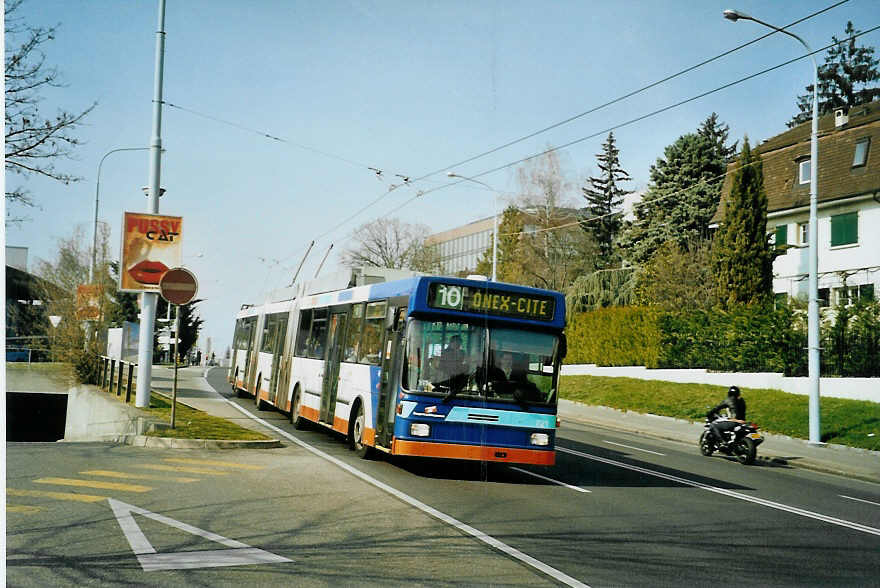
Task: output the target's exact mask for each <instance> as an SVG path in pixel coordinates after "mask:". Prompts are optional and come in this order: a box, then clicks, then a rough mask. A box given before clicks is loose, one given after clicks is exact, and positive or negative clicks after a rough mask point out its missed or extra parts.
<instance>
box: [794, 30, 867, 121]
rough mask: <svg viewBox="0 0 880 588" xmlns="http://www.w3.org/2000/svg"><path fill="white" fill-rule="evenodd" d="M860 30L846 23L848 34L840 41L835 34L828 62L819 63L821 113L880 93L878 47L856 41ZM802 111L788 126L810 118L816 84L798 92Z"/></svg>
mask: <svg viewBox="0 0 880 588" xmlns="http://www.w3.org/2000/svg"><path fill="white" fill-rule="evenodd" d="M859 32H860V31H857V30H856V29H854V28H853V24H852V22H847V23H846V30H845V34H846V37H845V38H844V39H843V40H842V41H840V40H838V38H837V37H835V36H832V37H831V41H832V42H833V43H834V44H835V45H834V46H833V47H831V48H830V49H828V53H826V55H825V63H824V64H823V65H820V66H819V72H818V76H819V92H818V96H817V98H818V101H819V105H818V106H819V114H820V115H822V114H828V113H830V112H833V111H834V109H836V108H841V107H843V108H847V109H848V108H852V107H853V106H858V105H859V104H867V103H868V102H871V101H873V100H875V99H877V98H878V97H880V84H878V82H880V71H878V69H877V65H878V63H880V61H878V59H877V58H875V57H874V47H864V46H861V47H860V46H858V45H856V40H855V38H854V37H855V35H858V34H859ZM798 108H799V109H800V112H799V113H798V114H797V115H795V116H794V117H792V119H791V121H789V123H788V126H789V127H793V126H796V125H799V124H801V123H803V122H807V121H809V120H810V119H811V118H812V116H813V84H810V85H809V86H807V93H806V94H804V95H802V96H798Z"/></svg>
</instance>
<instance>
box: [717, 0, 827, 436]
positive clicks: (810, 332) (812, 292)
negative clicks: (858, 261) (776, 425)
mask: <svg viewBox="0 0 880 588" xmlns="http://www.w3.org/2000/svg"><path fill="white" fill-rule="evenodd" d="M724 18H726V19H728V20H731V21H734V22H736V21H737V20H739V19H743V20H751V21H754V22H756V23H758V24H762V25H764V26H765V27H769V28H771V29H773V30H775V31H779V32H780V33H785V34H786V35H788V36H789V37H794V38H795V39H797V40H798V41H799V42H800V44H801V45H803V46H804V48H806V50H807V54H808V55H809V56H810V60H811V61H812V62H813V127H812V132H811V134H810V224H809V234H808V240H809V243H808V246H809V304H808V306H807V349H808V352H807V353H808V356H807V359H808V362H809V367H808V372H809V376H810V444H812V445H821V444H822V437H821V434H820V427H819V369H820V366H819V279H818V275H819V243H818V241H819V226H818V225H819V223H818V220H817V218H816V217H817V212H816V208H817V200H818V196H817V191H818V189H819V187H818V185H817V184H818V176H819V99H818V91H819V66H818V65H816V58H815V57H813V50H812V49H810V46H809V45H807V43H806V41H804V40H803V39H801V38H800V37H799V36H797V35H795V34H794V33H792V32H790V31H786V30H785V29H780V28H779V27H777V26H774V25H772V24H769V23H766V22H764V21H762V20H758V19H757V18H755V17H753V16H749V15H748V14H746V13H744V12H740V11H738V10H725V11H724Z"/></svg>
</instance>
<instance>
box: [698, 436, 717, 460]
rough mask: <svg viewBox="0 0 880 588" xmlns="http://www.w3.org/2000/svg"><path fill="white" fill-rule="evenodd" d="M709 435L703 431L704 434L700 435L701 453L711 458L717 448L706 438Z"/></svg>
mask: <svg viewBox="0 0 880 588" xmlns="http://www.w3.org/2000/svg"><path fill="white" fill-rule="evenodd" d="M706 436H707V433H706V431H703V434H702V435H700V453H702V454H703V455H705V456H706V457H709V456H710V455H712V454H713V453H714V452H715V446H714V445H712V443H711V442H710V441H709V440H708V439H707V438H706Z"/></svg>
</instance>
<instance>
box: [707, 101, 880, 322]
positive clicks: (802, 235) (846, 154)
mask: <svg viewBox="0 0 880 588" xmlns="http://www.w3.org/2000/svg"><path fill="white" fill-rule="evenodd" d="M810 129H811V124H810V122H807V123H804V124H802V125H799V126H797V127H794V128H792V129H790V130H788V131H786V132H785V133H782V134H780V135H777V136H775V137H773V138H771V139H768V140H767V141H764V142H763V143H762V144H761V145H760V146H759V147H757V148H756V149H755V150H756V151H757V152H758V153H760V155H761V160H762V162H763V170H764V189H765V191H766V193H767V229H768V231H770V232H771V235H770V240H771V242H773V243H774V244H775V247H776V249H777V252H778V254H779V255H778V256H777V257H776V259H775V261H774V262H773V291H774V293H776V295H777V296H782V295H788V296H791V297H801V298H804V299H806V297H807V286H808V272H809V269H808V261H809V260H808V258H809V252H808V234H809V231H808V226H809V216H810ZM738 165H739V164H738V162H734V163H731V164H730V165H729V166H728V173H727V177H726V178H725V181H724V185H723V186H722V189H721V203H720V205H719V207H718V211H717V212H716V213H715V216H714V217H713V219H712V223H713V224H714V225H715V226H717V225H718V224H719V223H721V222H723V220H724V203H725V200H726V195H727V194H729V193H730V189H731V184H732V180H733V173H732V172H733V171H735V170H736V168H737V167H738ZM818 168H819V169H818V172H819V174H818V176H819V177H818V183H819V185H818V191H817V203H818V206H817V208H818V215H817V219H818V232H819V237H818V246H819V249H818V256H819V269H818V278H819V301H820V305H822V306H828V305H836V304H839V303H848V302H851V301H852V300H855V299H856V298H858V297H875V296H877V295H880V101H877V102H871V103H869V104H864V105H860V106H857V107H854V108H852V109H851V110H850V111H849V112H846V111H844V110H838V111H836V112H834V113H833V114H828V115H825V116H822V117H821V118H820V119H819V165H818Z"/></svg>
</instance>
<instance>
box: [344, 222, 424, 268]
mask: <svg viewBox="0 0 880 588" xmlns="http://www.w3.org/2000/svg"><path fill="white" fill-rule="evenodd" d="M430 233H431V229H430V228H428V227H427V226H426V225H421V224H410V223H405V222H402V221H401V220H400V219H397V218H392V219H385V218H379V219H376V220H374V221H370V222H368V223H364V224H362V225H361V226H359V227H358V228H357V229H355V230H354V231H353V232H352V233H351V235H350V239H351V241H352V245H351V246H350V247H348V248H347V249H345V250H344V251H343V252H342V253H341V254H340V259H341V261H342V263H343V264H344V265H347V266H349V267H357V266H372V267H389V268H395V269H403V268H409V269H413V270H416V271H423V272H426V273H439V269H440V259H439V256H438V255H437V252H436V251H435V249H434V248H433V247H430V246H426V245H425V238H426V237H427V236H428V235H429V234H430Z"/></svg>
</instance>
